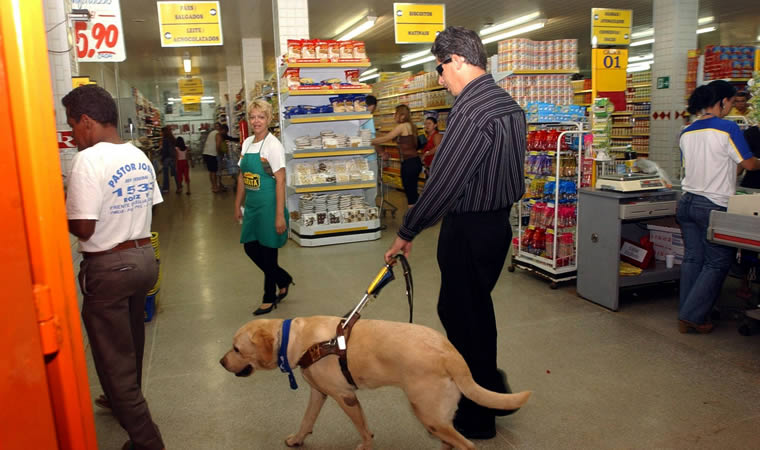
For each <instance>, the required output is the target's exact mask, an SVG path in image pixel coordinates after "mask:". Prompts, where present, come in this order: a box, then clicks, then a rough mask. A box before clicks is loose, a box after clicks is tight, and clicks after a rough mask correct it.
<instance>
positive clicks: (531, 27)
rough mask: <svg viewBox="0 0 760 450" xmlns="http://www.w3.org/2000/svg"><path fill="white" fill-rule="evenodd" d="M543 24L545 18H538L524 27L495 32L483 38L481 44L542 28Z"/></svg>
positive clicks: (544, 23)
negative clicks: (495, 33)
mask: <svg viewBox="0 0 760 450" xmlns="http://www.w3.org/2000/svg"><path fill="white" fill-rule="evenodd" d="M544 25H546V19H543V20H540V21H538V22H536V23H533V24H530V25H526V26H524V27H520V28H515V29H514V30H510V31H507V32H506V33H501V34H497V35H496V36H491V37H489V38H486V39H483V44H484V45H485V44H490V43H491V42H496V41H501V40H503V39H507V38H510V37H512V36H517V35H520V34H523V33H527V32H529V31H533V30H539V29H541V28H543V27H544Z"/></svg>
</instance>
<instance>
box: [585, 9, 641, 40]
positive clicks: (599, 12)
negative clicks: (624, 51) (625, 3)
mask: <svg viewBox="0 0 760 450" xmlns="http://www.w3.org/2000/svg"><path fill="white" fill-rule="evenodd" d="M632 23H633V11H632V10H630V9H609V8H591V38H592V42H594V38H596V45H629V44H630V43H631V24H632Z"/></svg>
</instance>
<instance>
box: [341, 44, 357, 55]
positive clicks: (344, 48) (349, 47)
mask: <svg viewBox="0 0 760 450" xmlns="http://www.w3.org/2000/svg"><path fill="white" fill-rule="evenodd" d="M353 58H354V41H340V59H353Z"/></svg>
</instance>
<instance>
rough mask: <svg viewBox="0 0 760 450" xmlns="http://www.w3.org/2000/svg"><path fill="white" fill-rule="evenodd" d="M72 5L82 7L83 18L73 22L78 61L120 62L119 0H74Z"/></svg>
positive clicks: (122, 47) (121, 52) (122, 41)
mask: <svg viewBox="0 0 760 450" xmlns="http://www.w3.org/2000/svg"><path fill="white" fill-rule="evenodd" d="M72 8H75V9H86V10H88V11H89V13H90V20H89V21H87V22H74V34H75V36H76V44H75V45H76V52H77V60H78V61H79V62H104V61H108V62H121V61H124V60H126V59H127V53H126V51H125V50H124V34H123V32H122V27H121V9H120V8H119V0H110V1H108V2H101V1H93V0H74V1H73V2H72Z"/></svg>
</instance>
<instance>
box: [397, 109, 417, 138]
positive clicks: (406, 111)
mask: <svg viewBox="0 0 760 450" xmlns="http://www.w3.org/2000/svg"><path fill="white" fill-rule="evenodd" d="M396 114H397V115H398V116H399V123H404V122H406V123H408V124H409V125H411V127H412V136H417V125H415V124H414V122H413V121H412V111H410V110H409V107H408V106H406V105H398V106H397V107H396ZM402 116H403V117H402ZM402 118H403V119H405V120H400V119H402Z"/></svg>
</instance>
